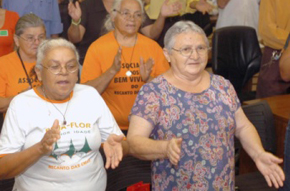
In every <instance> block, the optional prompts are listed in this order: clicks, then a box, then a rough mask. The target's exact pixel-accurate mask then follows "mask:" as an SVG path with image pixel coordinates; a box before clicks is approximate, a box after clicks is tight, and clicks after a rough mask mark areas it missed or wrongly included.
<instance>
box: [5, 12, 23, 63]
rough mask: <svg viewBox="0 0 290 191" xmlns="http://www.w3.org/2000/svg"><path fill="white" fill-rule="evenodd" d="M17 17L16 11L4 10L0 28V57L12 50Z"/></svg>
mask: <svg viewBox="0 0 290 191" xmlns="http://www.w3.org/2000/svg"><path fill="white" fill-rule="evenodd" d="M18 19H19V16H18V14H17V13H16V12H13V11H8V10H5V20H4V24H3V26H2V27H1V28H0V57H1V56H4V55H6V54H9V53H10V52H12V51H13V48H14V40H13V36H14V33H15V26H16V23H17V21H18Z"/></svg>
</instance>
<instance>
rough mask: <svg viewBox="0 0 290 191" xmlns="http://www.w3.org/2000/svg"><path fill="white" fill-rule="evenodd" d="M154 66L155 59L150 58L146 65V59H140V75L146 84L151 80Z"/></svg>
mask: <svg viewBox="0 0 290 191" xmlns="http://www.w3.org/2000/svg"><path fill="white" fill-rule="evenodd" d="M153 65H154V60H153V58H149V59H148V60H147V61H146V62H145V63H144V59H143V58H142V57H141V58H140V75H141V78H142V80H143V81H144V82H147V80H148V79H149V78H150V74H151V72H152V66H153Z"/></svg>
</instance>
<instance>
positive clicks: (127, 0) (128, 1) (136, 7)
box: [120, 0, 141, 11]
mask: <svg viewBox="0 0 290 191" xmlns="http://www.w3.org/2000/svg"><path fill="white" fill-rule="evenodd" d="M120 9H122V10H123V9H128V10H133V11H141V6H140V4H139V3H138V2H137V1H135V0H123V1H122V3H121V5H120Z"/></svg>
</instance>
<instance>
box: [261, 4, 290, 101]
mask: <svg viewBox="0 0 290 191" xmlns="http://www.w3.org/2000/svg"><path fill="white" fill-rule="evenodd" d="M289 10H290V3H289V0H261V3H260V16H259V17H260V19H259V34H260V37H261V39H262V43H263V45H264V46H265V48H264V51H263V56H262V61H261V67H260V71H259V77H258V84H257V97H258V98H263V97H270V96H274V95H280V94H286V93H287V92H288V91H289V89H290V84H289V83H287V82H285V81H284V80H282V78H281V75H280V69H279V60H280V56H281V50H282V49H283V47H284V45H285V43H286V40H287V37H288V35H289V32H290V19H289V18H290V12H289Z"/></svg>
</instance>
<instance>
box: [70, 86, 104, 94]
mask: <svg viewBox="0 0 290 191" xmlns="http://www.w3.org/2000/svg"><path fill="white" fill-rule="evenodd" d="M74 95H78V96H79V95H87V96H98V97H99V96H100V94H99V92H98V91H97V90H96V89H95V88H93V87H92V86H89V85H85V84H76V85H75V87H74Z"/></svg>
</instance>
